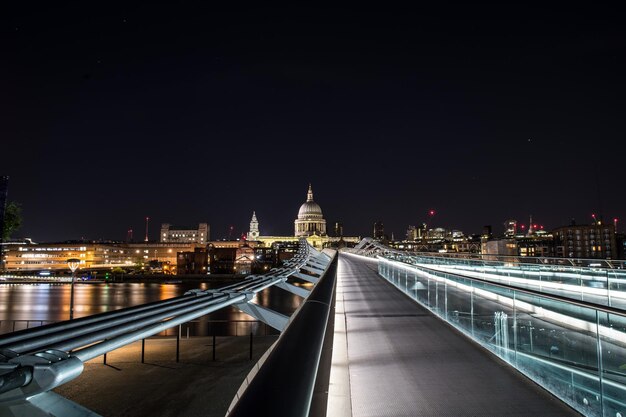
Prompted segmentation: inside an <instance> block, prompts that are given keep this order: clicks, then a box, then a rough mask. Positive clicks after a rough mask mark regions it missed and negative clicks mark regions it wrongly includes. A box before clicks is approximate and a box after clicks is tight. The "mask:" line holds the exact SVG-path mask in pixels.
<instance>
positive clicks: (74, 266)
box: [67, 258, 80, 320]
mask: <svg viewBox="0 0 626 417" xmlns="http://www.w3.org/2000/svg"><path fill="white" fill-rule="evenodd" d="M78 265H80V259H76V258H70V259H68V260H67V266H68V267H69V268H70V269H71V270H72V283H71V285H70V320H72V319H73V318H74V271H76V269H77V268H78Z"/></svg>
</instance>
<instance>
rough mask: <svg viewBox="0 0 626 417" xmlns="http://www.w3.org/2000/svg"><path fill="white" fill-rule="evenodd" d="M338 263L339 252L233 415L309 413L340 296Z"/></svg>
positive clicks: (298, 416) (286, 416) (295, 416)
mask: <svg viewBox="0 0 626 417" xmlns="http://www.w3.org/2000/svg"><path fill="white" fill-rule="evenodd" d="M337 262H338V257H337V256H336V255H335V256H334V258H333V260H332V261H331V263H330V265H329V266H328V268H327V269H326V270H325V273H324V275H322V277H321V278H320V281H319V282H318V284H317V285H316V286H315V288H314V289H313V291H312V292H311V294H310V295H309V297H308V298H307V299H306V301H305V302H304V304H303V305H302V306H301V307H300V309H299V310H298V311H297V312H296V314H295V315H294V317H293V319H292V321H291V323H290V324H289V326H288V327H287V328H286V329H285V331H284V332H283V333H282V334H281V335H280V337H279V338H278V341H277V342H276V344H275V345H274V348H273V350H272V351H271V352H270V353H269V355H268V356H267V358H266V360H265V362H264V363H263V365H262V366H261V368H260V369H259V370H258V372H257V373H256V375H255V376H254V378H253V379H252V380H251V381H250V383H249V385H248V386H247V387H246V389H245V391H244V392H243V394H242V395H241V396H240V397H239V398H238V399H237V401H236V402H235V403H234V405H233V406H232V408H231V409H230V411H229V413H228V414H227V415H228V417H244V416H251V415H271V416H275V417H305V416H308V415H309V410H310V408H311V404H312V399H313V392H314V387H315V382H316V378H317V375H318V371H319V370H318V368H319V365H320V358H321V355H322V346H323V345H324V335H325V333H326V330H327V326H328V322H329V318H330V311H331V306H332V304H333V300H334V296H335V292H334V290H335V283H336V270H337ZM294 351H297V352H298V353H299V354H298V356H297V359H296V358H294V355H293V352H294Z"/></svg>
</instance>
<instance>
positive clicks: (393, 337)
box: [338, 254, 580, 417]
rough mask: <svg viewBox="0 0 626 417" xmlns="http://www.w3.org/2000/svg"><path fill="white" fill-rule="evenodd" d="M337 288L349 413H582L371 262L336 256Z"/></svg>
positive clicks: (358, 416)
mask: <svg viewBox="0 0 626 417" xmlns="http://www.w3.org/2000/svg"><path fill="white" fill-rule="evenodd" d="M338 294H339V296H341V297H343V299H342V301H343V309H344V312H345V327H346V332H347V361H348V370H349V378H350V397H351V408H352V415H353V416H354V417H365V416H372V417H383V416H454V417H461V416H494V417H496V416H497V417H502V416H533V417H537V416H542V417H545V416H580V414H578V413H577V412H576V411H574V410H573V409H571V408H570V407H568V406H567V405H565V404H564V403H563V402H561V401H560V400H558V399H556V398H555V397H553V396H552V395H550V394H549V393H548V392H547V391H545V390H544V389H543V388H541V387H539V386H538V385H536V384H535V383H534V382H532V381H530V380H529V379H528V378H526V377H525V376H523V375H522V374H520V373H519V372H518V371H516V370H515V369H513V368H511V367H510V366H508V365H506V364H505V363H504V362H503V361H501V360H500V359H498V358H497V357H496V356H494V355H492V354H491V353H489V352H488V351H486V350H485V349H483V348H482V347H480V346H479V345H477V344H476V343H474V342H472V341H471V340H469V339H468V338H466V337H465V336H464V335H462V334H461V333H460V332H459V331H457V330H456V329H454V328H453V327H451V326H450V325H448V324H447V323H445V322H444V321H442V320H441V319H439V318H437V317H436V316H434V315H433V314H431V313H430V312H429V311H428V310H427V309H425V308H424V307H422V306H420V305H419V304H417V303H416V302H415V301H413V300H411V299H410V298H409V297H407V296H406V295H404V294H403V293H402V292H400V291H399V290H397V289H396V288H395V287H394V286H392V285H391V284H389V283H388V282H387V281H385V280H384V279H382V278H380V277H379V276H378V274H377V266H376V262H375V261H374V260H369V259H366V258H363V257H358V256H355V255H349V254H341V255H340V258H339V265H338Z"/></svg>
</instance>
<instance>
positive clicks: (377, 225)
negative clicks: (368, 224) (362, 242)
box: [373, 221, 387, 240]
mask: <svg viewBox="0 0 626 417" xmlns="http://www.w3.org/2000/svg"><path fill="white" fill-rule="evenodd" d="M373 237H374V239H376V240H387V236H385V226H384V225H383V222H381V221H377V222H374V235H373Z"/></svg>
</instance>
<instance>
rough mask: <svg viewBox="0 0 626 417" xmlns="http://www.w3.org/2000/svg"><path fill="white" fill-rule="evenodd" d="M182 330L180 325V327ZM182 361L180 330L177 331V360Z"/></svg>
mask: <svg viewBox="0 0 626 417" xmlns="http://www.w3.org/2000/svg"><path fill="white" fill-rule="evenodd" d="M178 330H180V327H179V329H178ZM179 361H180V331H179V332H178V333H176V362H179Z"/></svg>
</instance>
